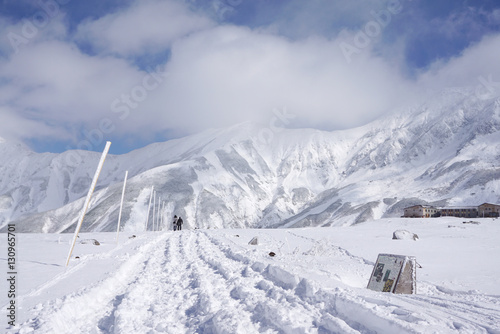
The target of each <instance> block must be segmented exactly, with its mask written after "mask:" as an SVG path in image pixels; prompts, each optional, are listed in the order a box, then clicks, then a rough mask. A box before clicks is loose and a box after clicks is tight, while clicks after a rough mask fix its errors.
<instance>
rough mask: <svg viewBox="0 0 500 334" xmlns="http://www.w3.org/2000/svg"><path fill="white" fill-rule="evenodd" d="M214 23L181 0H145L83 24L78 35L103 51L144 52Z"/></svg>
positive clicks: (153, 49)
mask: <svg viewBox="0 0 500 334" xmlns="http://www.w3.org/2000/svg"><path fill="white" fill-rule="evenodd" d="M212 24H213V23H212V22H211V21H210V20H209V19H207V18H206V17H204V16H202V15H199V14H196V13H193V12H191V11H190V10H189V9H188V8H187V7H186V6H185V5H183V4H182V3H181V2H179V1H175V0H168V1H159V0H145V1H137V2H135V3H134V4H133V5H132V6H130V7H129V8H127V9H125V10H123V11H119V12H117V13H113V14H108V15H106V16H104V17H102V18H99V19H97V20H92V21H88V22H86V23H83V24H81V25H80V26H79V28H78V33H77V36H76V38H77V40H79V41H84V42H87V43H90V44H92V45H93V46H94V47H95V48H96V49H97V50H98V51H100V52H105V53H114V54H119V55H124V56H129V55H140V54H147V53H150V52H152V53H154V52H159V51H162V50H164V49H167V48H169V47H170V45H171V43H172V42H173V41H174V40H176V39H177V38H180V37H183V36H186V35H188V34H190V33H192V32H194V31H198V30H201V29H205V28H207V27H209V26H211V25H212Z"/></svg>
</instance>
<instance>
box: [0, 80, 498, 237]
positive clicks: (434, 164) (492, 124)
mask: <svg viewBox="0 0 500 334" xmlns="http://www.w3.org/2000/svg"><path fill="white" fill-rule="evenodd" d="M499 129H500V100H499V99H493V98H492V99H489V100H481V99H478V98H477V97H476V96H475V95H474V94H473V93H472V92H470V91H468V90H449V91H447V92H443V93H441V94H439V95H437V96H435V97H433V98H432V99H429V100H428V101H427V102H426V103H424V104H422V105H420V106H417V107H413V108H409V109H407V110H404V111H401V110H399V111H397V112H396V113H394V114H391V115H387V116H385V117H384V118H382V119H379V120H377V121H375V122H373V123H370V124H368V125H366V126H363V127H360V128H356V129H351V130H345V131H334V132H325V131H319V130H311V129H286V130H285V129H274V132H273V135H272V137H271V138H266V140H264V139H263V138H264V136H263V134H264V133H267V132H268V131H271V130H270V129H269V128H265V127H262V126H257V125H255V124H249V123H245V124H240V125H237V126H233V127H231V128H228V129H220V130H210V131H206V132H203V133H201V134H198V135H194V136H190V137H186V138H182V139H177V140H172V141H168V142H165V143H157V144H153V145H149V146H147V147H145V148H143V149H140V150H136V151H133V152H130V153H128V154H125V155H121V156H110V157H109V158H108V159H107V161H106V163H105V168H104V170H103V172H102V174H101V178H100V181H99V183H98V191H96V193H95V195H94V199H93V202H92V205H91V208H90V210H89V212H88V214H87V217H86V220H85V222H84V227H83V229H84V230H86V231H91V230H94V231H112V230H113V229H116V221H117V218H118V208H119V198H120V195H121V187H122V179H123V175H124V172H125V170H129V176H130V180H129V181H128V183H127V192H126V196H125V205H124V211H123V218H122V221H123V222H124V223H123V225H124V229H130V230H141V229H144V228H145V227H144V225H142V224H138V223H137V222H138V221H143V222H144V223H145V222H146V215H147V208H148V203H149V196H150V190H151V187H152V186H154V189H155V190H156V191H157V193H158V196H159V197H161V201H162V202H163V201H164V202H165V206H164V208H163V210H162V212H161V216H162V217H163V218H164V220H163V225H165V226H166V227H167V228H169V227H170V226H169V225H170V220H171V217H172V216H173V215H174V214H177V215H181V216H182V217H183V218H185V221H186V226H187V227H190V228H194V227H199V228H222V227H279V226H287V227H299V226H329V225H344V224H347V225H350V224H354V223H359V222H363V221H366V220H369V219H377V218H380V217H389V216H400V215H401V214H402V209H403V208H404V207H405V206H408V205H412V204H416V203H436V204H440V205H445V204H446V205H477V204H481V203H483V202H493V203H495V202H499V201H500V196H499V195H500V189H499V187H500V182H499V180H500V168H497V167H496V166H497V165H498V161H499V157H500V132H499V131H498V130H499ZM266 131H267V132H266ZM0 145H1V144H0ZM70 154H74V151H69V152H65V153H63V154H61V155H54V154H35V153H32V152H24V153H22V154H19V156H18V157H17V158H16V159H18V160H19V161H26V163H25V164H26V166H29V167H27V168H26V169H25V170H23V171H22V172H21V171H18V169H15V168H12V166H11V165H8V166H11V167H10V169H9V168H8V167H5V166H6V165H5V163H3V164H2V167H1V168H2V175H5V173H11V174H13V175H14V177H12V178H11V179H12V180H10V182H9V183H8V184H7V185H5V184H4V183H2V184H1V187H0V194H2V195H0V196H2V197H0V198H3V200H2V201H3V203H6V202H8V201H9V200H10V202H11V206H10V208H8V209H5V207H7V205H5V204H4V210H3V212H1V213H0V214H2V215H3V216H2V217H3V218H2V219H3V221H4V224H5V223H6V222H7V221H8V220H15V221H16V223H17V224H18V228H19V229H20V230H21V231H44V232H62V231H71V230H72V229H74V225H75V223H76V219H77V218H78V213H79V210H80V209H81V207H82V205H83V198H81V197H82V196H84V195H85V194H86V191H87V189H88V185H89V184H90V181H91V177H92V175H93V172H94V170H95V167H96V165H97V161H98V159H99V157H98V156H99V154H98V153H93V152H81V151H80V152H79V153H78V154H79V155H80V156H81V157H82V159H81V163H78V164H74V165H73V166H71V165H69V164H68V163H66V164H65V162H67V161H69V159H68V156H69V155H70ZM9 161H10V160H9ZM31 166H35V167H31ZM30 167H31V168H30ZM33 168H35V169H33ZM16 173H17V174H16ZM21 180H23V181H24V183H23V182H21ZM25 180H30V183H29V184H31V186H30V188H26V187H24V186H22V184H26V181H25ZM77 198H80V199H77ZM2 201H0V205H1V203H2ZM159 201H160V200H158V203H159ZM158 203H157V204H158ZM61 206H62V207H61ZM47 209H50V210H49V211H44V210H47ZM23 214H25V216H22V215H23ZM152 217H153V214H152V213H150V221H152ZM131 218H134V219H131ZM132 221H134V222H136V223H134V224H133V223H129V222H132ZM151 227H152V226H151V225H150V226H149V228H151Z"/></svg>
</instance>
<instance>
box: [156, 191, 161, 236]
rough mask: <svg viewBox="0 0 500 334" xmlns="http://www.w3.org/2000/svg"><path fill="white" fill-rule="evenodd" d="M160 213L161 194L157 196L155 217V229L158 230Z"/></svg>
mask: <svg viewBox="0 0 500 334" xmlns="http://www.w3.org/2000/svg"><path fill="white" fill-rule="evenodd" d="M160 213H161V196H159V197H158V215H157V217H156V230H155V231H158V229H159V227H160Z"/></svg>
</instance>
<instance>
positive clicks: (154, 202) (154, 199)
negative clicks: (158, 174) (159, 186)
mask: <svg viewBox="0 0 500 334" xmlns="http://www.w3.org/2000/svg"><path fill="white" fill-rule="evenodd" d="M155 213H156V191H155V192H154V195H153V229H152V231H154V230H155V218H156V216H155Z"/></svg>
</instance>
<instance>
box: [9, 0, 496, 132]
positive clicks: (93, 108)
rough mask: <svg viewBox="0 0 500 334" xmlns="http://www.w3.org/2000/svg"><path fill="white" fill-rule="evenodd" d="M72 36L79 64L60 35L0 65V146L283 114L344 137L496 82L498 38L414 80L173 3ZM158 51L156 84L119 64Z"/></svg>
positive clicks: (333, 48) (369, 61) (312, 43)
mask: <svg viewBox="0 0 500 334" xmlns="http://www.w3.org/2000/svg"><path fill="white" fill-rule="evenodd" d="M365 14H366V12H365ZM360 15H361V14H360ZM363 15H364V14H363ZM363 15H362V16H363ZM54 22H57V21H54ZM55 24H59V23H55ZM1 25H2V22H1V21H0V26H1ZM4 26H6V24H5V23H4ZM7 26H8V25H7ZM77 31H78V32H77V36H76V38H77V39H78V41H82V40H86V41H87V42H92V43H93V45H94V46H95V47H96V49H97V50H99V51H100V53H98V55H95V56H91V55H88V54H85V53H83V52H82V51H81V50H79V49H78V47H76V46H75V44H73V43H72V42H71V41H68V40H67V39H66V40H65V41H63V40H62V38H61V36H64V35H57V34H54V35H53V36H54V38H52V39H50V38H48V37H47V36H50V34H47V35H44V36H45V37H44V38H41V39H40V40H36V41H35V40H34V41H33V42H32V43H29V44H27V45H26V46H25V47H24V49H23V51H22V52H19V53H17V54H11V56H10V58H9V59H5V60H3V61H0V75H1V78H2V81H0V106H2V107H1V108H0V114H1V117H2V126H0V135H1V136H6V134H8V133H10V134H11V135H14V134H15V133H17V134H18V135H19V136H20V137H33V138H36V137H37V136H49V135H50V134H52V135H53V136H55V137H59V138H69V137H71V136H73V138H74V137H78V136H81V134H78V133H71V131H74V130H72V129H75V128H79V127H80V126H84V127H86V128H87V129H92V128H96V127H97V126H98V124H99V122H100V121H102V120H103V119H108V118H109V119H111V120H112V122H113V127H114V128H115V130H114V134H116V135H124V134H128V135H130V136H131V137H135V136H137V137H141V136H143V135H147V134H151V133H155V132H158V131H164V130H167V129H172V128H175V129H177V130H185V131H199V130H202V129H204V128H207V127H221V126H227V125H231V124H234V123H237V122H242V121H247V120H259V121H264V122H266V121H269V120H270V119H271V118H272V117H273V116H274V114H273V113H272V111H273V109H276V108H283V107H285V108H286V109H287V110H288V112H289V113H292V114H294V115H295V116H296V117H295V119H296V120H299V121H301V122H303V123H302V124H305V125H311V126H314V125H321V126H322V127H323V128H331V129H334V128H345V127H352V126H357V125H361V124H364V123H366V122H367V121H369V120H371V119H373V118H375V117H376V116H378V115H380V114H382V113H384V112H386V111H390V110H391V109H393V108H394V107H396V106H398V105H400V104H402V103H403V104H404V103H407V102H408V101H410V100H411V99H413V98H414V97H415V95H418V94H419V92H421V91H424V90H425V89H426V88H431V89H442V88H446V87H450V86H456V85H464V86H466V85H472V86H474V85H476V84H477V83H478V77H479V76H481V75H482V76H484V77H485V78H488V76H489V75H492V77H493V79H494V80H497V81H500V69H499V68H498V66H496V63H497V59H496V58H497V55H498V54H500V53H499V51H500V37H499V35H496V36H490V37H487V38H484V39H483V40H482V41H481V42H480V43H477V44H476V45H474V46H471V47H470V48H468V49H467V50H465V51H464V52H463V53H462V54H461V55H459V56H457V57H455V58H453V59H451V60H449V61H441V62H436V63H435V64H434V65H433V66H431V68H430V69H429V70H428V71H425V72H423V73H420V75H419V76H418V79H417V80H414V79H409V78H407V77H406V76H405V75H404V74H403V73H404V71H402V70H401V62H402V61H401V59H402V57H401V56H400V55H399V56H398V53H402V50H403V47H401V46H399V47H397V48H394V49H391V50H389V51H387V52H380V48H381V47H383V46H381V45H380V44H379V45H377V46H376V47H377V48H378V50H377V51H374V49H372V47H375V45H369V46H367V47H365V48H362V49H361V50H360V52H359V53H357V54H356V55H355V58H354V59H353V61H352V62H350V63H349V62H348V61H347V60H346V58H345V56H344V54H343V53H342V51H341V49H340V47H339V43H340V42H341V41H345V37H343V38H342V39H340V38H338V39H336V38H331V39H327V38H320V37H309V38H304V39H295V40H290V39H287V38H285V37H283V36H280V35H277V34H273V33H271V32H270V31H271V30H258V29H255V30H252V29H250V28H243V27H237V26H232V25H219V26H214V25H213V23H212V22H211V21H210V20H209V19H207V18H205V17H202V16H200V15H199V14H194V13H192V12H190V11H189V9H188V8H187V7H186V6H185V5H183V4H182V3H180V2H174V1H165V2H159V1H152V0H151V1H147V2H137V3H136V4H134V5H133V6H131V7H129V8H127V9H126V10H124V11H120V12H117V13H114V14H110V15H107V16H105V17H103V18H100V19H97V20H94V21H89V22H86V23H83V24H82V25H81V26H80V27H78V29H77ZM352 33H353V34H354V33H356V31H354V32H352ZM57 36H59V37H57ZM351 37H352V36H351ZM373 44H376V43H373ZM400 44H404V43H403V42H400ZM164 48H170V49H171V57H170V58H169V60H168V62H166V63H165V67H166V70H167V71H168V76H163V75H162V74H161V73H158V74H153V75H151V74H148V73H145V72H142V71H140V70H138V69H137V68H135V67H134V66H133V65H131V64H130V63H129V62H127V61H125V60H123V59H122V58H121V57H122V56H134V55H136V56H137V55H141V54H143V53H146V54H147V53H149V52H157V51H158V50H163V49H164ZM393 53H395V54H393ZM388 55H390V57H389V56H388ZM4 120H5V121H4Z"/></svg>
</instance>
